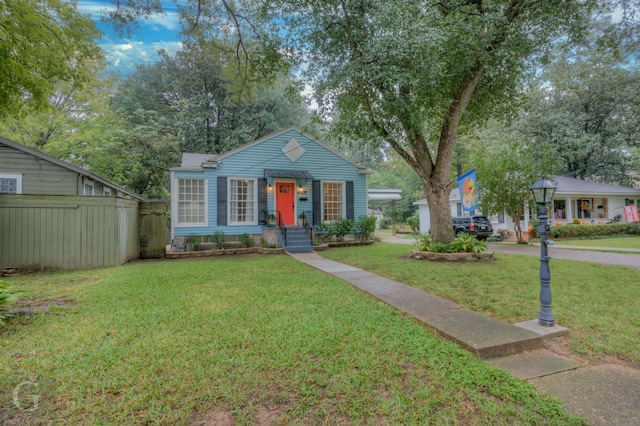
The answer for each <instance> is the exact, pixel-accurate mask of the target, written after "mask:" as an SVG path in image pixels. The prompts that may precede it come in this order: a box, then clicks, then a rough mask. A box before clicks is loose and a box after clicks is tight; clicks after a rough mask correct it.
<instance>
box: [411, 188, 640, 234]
mask: <svg viewBox="0 0 640 426" xmlns="http://www.w3.org/2000/svg"><path fill="white" fill-rule="evenodd" d="M551 180H552V181H553V182H555V184H556V185H557V186H558V189H557V190H556V192H555V194H554V196H553V209H551V211H550V212H549V222H550V223H555V222H561V223H563V224H567V223H571V222H573V219H580V221H587V222H589V223H598V222H604V223H606V222H608V221H610V220H611V219H613V218H614V217H615V216H617V215H623V217H624V211H623V207H625V206H628V205H631V204H636V205H639V204H640V189H637V188H629V187H626V186H619V185H609V184H605V183H597V182H589V181H586V180H582V179H575V178H570V177H565V176H553V177H552V178H551ZM479 184H480V185H482V182H479ZM532 184H533V182H532ZM413 204H414V205H417V206H418V210H419V214H420V233H422V234H424V233H428V232H429V229H430V228H431V226H430V219H429V205H428V204H427V201H426V200H425V199H422V200H418V201H416V202H414V203H413ZM449 206H450V207H451V216H453V217H456V216H470V213H468V212H463V211H462V205H461V201H460V191H459V190H458V188H454V189H452V190H451V193H450V195H449ZM524 211H525V213H524V219H523V220H521V221H520V226H521V227H522V229H523V230H526V229H527V226H528V225H529V220H530V219H531V218H533V217H535V215H536V212H530V211H529V206H525V207H524ZM477 214H481V212H480V211H479V210H478V211H477ZM490 219H491V223H492V224H493V229H494V230H495V231H497V230H498V229H507V230H513V228H514V223H513V220H511V218H510V217H509V216H507V215H505V214H500V215H494V216H491V218H490Z"/></svg>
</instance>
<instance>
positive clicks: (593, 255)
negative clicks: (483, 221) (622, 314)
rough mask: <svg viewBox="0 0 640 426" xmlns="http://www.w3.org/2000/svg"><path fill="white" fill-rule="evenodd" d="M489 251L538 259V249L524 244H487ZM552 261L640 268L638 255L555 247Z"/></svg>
mask: <svg viewBox="0 0 640 426" xmlns="http://www.w3.org/2000/svg"><path fill="white" fill-rule="evenodd" d="M489 249H490V250H493V251H495V252H498V253H509V254H524V255H529V256H538V257H540V247H539V246H533V245H524V244H489ZM549 257H551V258H552V259H566V260H577V261H579V262H593V263H604V264H607V265H618V266H627V267H629V268H640V254H624V253H611V252H603V251H588V250H571V249H563V248H560V247H557V246H550V247H549Z"/></svg>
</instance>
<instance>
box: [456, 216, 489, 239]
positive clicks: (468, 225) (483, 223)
mask: <svg viewBox="0 0 640 426" xmlns="http://www.w3.org/2000/svg"><path fill="white" fill-rule="evenodd" d="M453 232H454V233H455V234H456V235H457V234H462V233H465V234H473V235H475V236H476V238H477V239H479V240H486V239H487V237H490V236H491V235H493V226H492V225H491V221H490V220H489V218H487V217H486V216H470V217H469V216H466V217H454V218H453Z"/></svg>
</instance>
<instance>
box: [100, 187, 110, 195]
mask: <svg viewBox="0 0 640 426" xmlns="http://www.w3.org/2000/svg"><path fill="white" fill-rule="evenodd" d="M102 195H104V196H105V197H110V196H111V188H109V187H108V186H104V187H103V188H102Z"/></svg>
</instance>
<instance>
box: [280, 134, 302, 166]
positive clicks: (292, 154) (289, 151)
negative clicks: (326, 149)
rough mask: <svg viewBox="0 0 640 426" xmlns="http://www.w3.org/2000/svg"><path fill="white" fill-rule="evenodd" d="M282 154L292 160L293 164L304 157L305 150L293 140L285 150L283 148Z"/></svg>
mask: <svg viewBox="0 0 640 426" xmlns="http://www.w3.org/2000/svg"><path fill="white" fill-rule="evenodd" d="M282 152H284V154H285V155H286V156H287V157H288V158H289V160H291V162H292V163H295V162H296V160H297V159H298V158H300V157H302V154H304V148H303V147H302V146H300V144H299V143H298V141H297V140H295V138H294V139H291V140H290V141H289V143H287V144H286V145H285V146H284V148H282Z"/></svg>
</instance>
